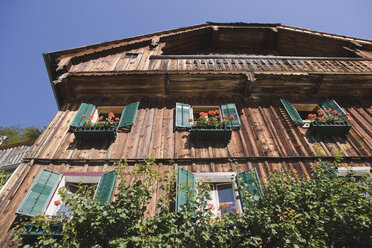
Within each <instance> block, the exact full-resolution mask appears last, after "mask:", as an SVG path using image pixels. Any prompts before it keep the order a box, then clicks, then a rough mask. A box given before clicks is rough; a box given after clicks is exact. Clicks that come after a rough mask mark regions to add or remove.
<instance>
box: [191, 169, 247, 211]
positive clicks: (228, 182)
mask: <svg viewBox="0 0 372 248" xmlns="http://www.w3.org/2000/svg"><path fill="white" fill-rule="evenodd" d="M194 175H195V180H196V181H197V182H202V183H206V184H208V185H209V187H210V191H209V196H210V198H211V200H209V201H208V204H213V206H214V207H213V208H212V212H213V213H214V214H215V215H218V214H222V213H224V212H232V211H233V209H232V208H231V207H233V208H235V209H236V210H239V211H242V209H241V204H240V200H239V197H238V196H239V193H238V192H237V191H236V188H237V185H236V183H235V178H236V173H231V172H218V173H194ZM221 203H227V204H228V207H227V208H225V209H222V210H219V209H218V208H219V205H220V204H221Z"/></svg>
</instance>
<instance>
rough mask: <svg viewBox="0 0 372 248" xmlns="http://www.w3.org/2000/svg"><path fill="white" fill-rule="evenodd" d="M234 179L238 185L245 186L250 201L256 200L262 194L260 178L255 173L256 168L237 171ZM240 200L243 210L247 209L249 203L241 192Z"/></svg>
mask: <svg viewBox="0 0 372 248" xmlns="http://www.w3.org/2000/svg"><path fill="white" fill-rule="evenodd" d="M236 181H237V183H238V185H239V186H241V187H246V188H247V189H248V192H249V193H250V194H251V196H250V198H251V199H250V201H251V202H253V203H255V202H257V201H258V200H259V199H260V197H261V196H262V195H263V192H262V188H261V183H260V179H259V177H258V175H257V170H256V168H253V169H251V170H246V171H243V172H240V173H238V175H237V178H236ZM240 201H241V203H242V209H243V211H247V210H248V205H249V204H248V199H245V197H244V196H243V195H242V193H240Z"/></svg>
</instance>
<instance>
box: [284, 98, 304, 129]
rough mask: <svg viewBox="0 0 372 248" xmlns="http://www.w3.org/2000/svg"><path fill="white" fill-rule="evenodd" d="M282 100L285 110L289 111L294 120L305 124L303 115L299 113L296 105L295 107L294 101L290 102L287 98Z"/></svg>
mask: <svg viewBox="0 0 372 248" xmlns="http://www.w3.org/2000/svg"><path fill="white" fill-rule="evenodd" d="M280 101H281V102H282V104H283V106H284V108H285V110H286V111H287V113H288V114H289V116H290V117H291V119H292V121H293V122H296V123H301V124H303V121H302V118H301V116H300V115H299V114H298V112H297V110H296V109H295V107H293V105H292V103H290V102H289V101H288V100H285V99H280Z"/></svg>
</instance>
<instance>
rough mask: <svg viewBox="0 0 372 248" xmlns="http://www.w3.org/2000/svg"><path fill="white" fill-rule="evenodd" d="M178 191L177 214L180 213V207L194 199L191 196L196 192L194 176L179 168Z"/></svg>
mask: <svg viewBox="0 0 372 248" xmlns="http://www.w3.org/2000/svg"><path fill="white" fill-rule="evenodd" d="M176 190H177V191H176V212H178V211H179V210H180V207H181V206H182V205H184V204H186V202H187V201H188V200H189V199H190V197H192V195H190V194H193V193H194V192H195V176H194V174H193V173H191V172H189V171H187V170H184V169H182V168H181V167H178V168H177V182H176Z"/></svg>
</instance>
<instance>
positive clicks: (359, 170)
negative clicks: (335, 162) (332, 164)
mask: <svg viewBox="0 0 372 248" xmlns="http://www.w3.org/2000/svg"><path fill="white" fill-rule="evenodd" d="M351 171H354V176H355V177H361V176H363V175H364V174H367V173H370V172H371V167H339V168H338V170H337V176H339V177H344V176H346V175H347V174H348V173H349V172H351Z"/></svg>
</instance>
